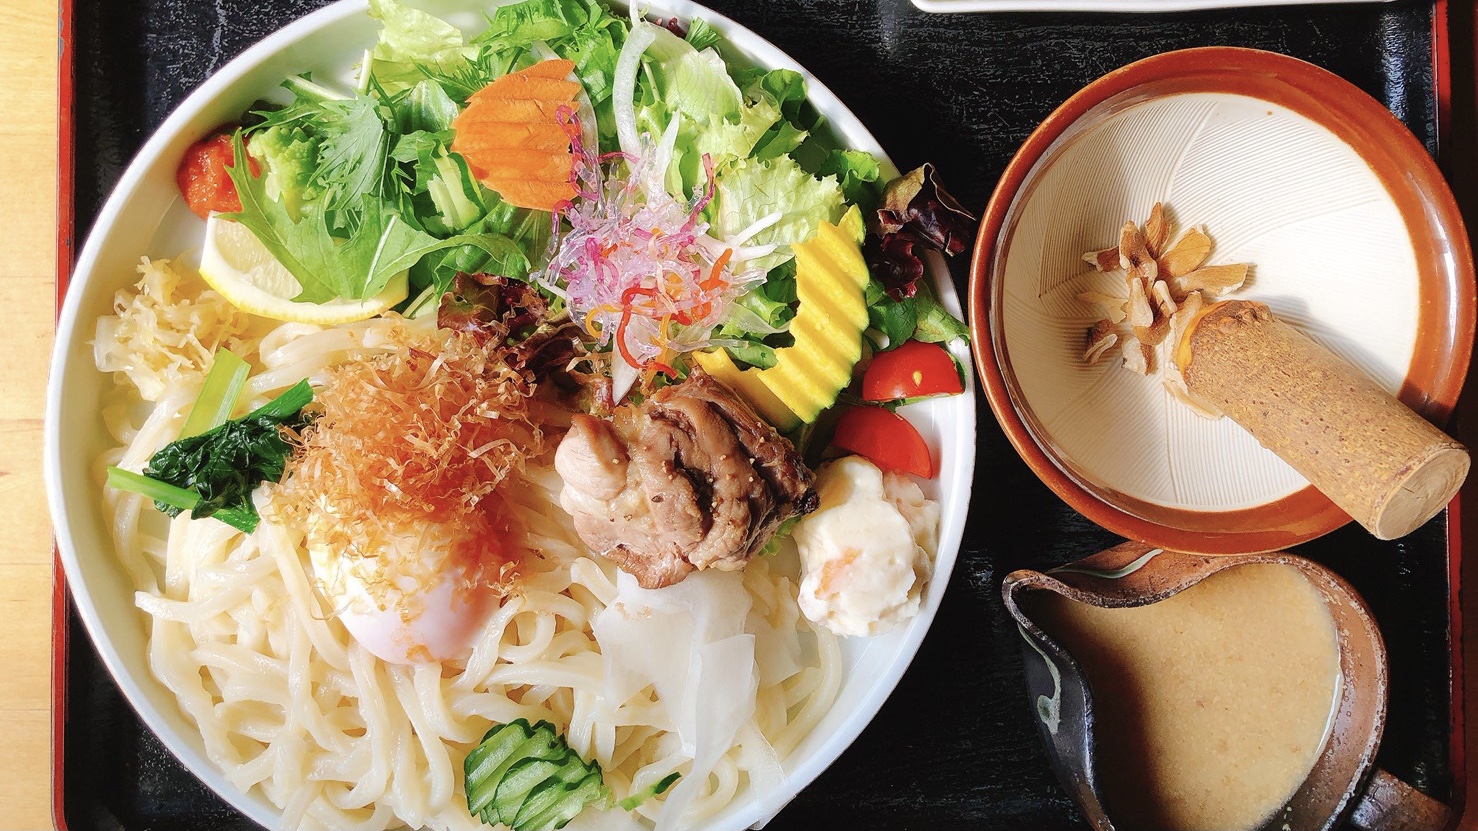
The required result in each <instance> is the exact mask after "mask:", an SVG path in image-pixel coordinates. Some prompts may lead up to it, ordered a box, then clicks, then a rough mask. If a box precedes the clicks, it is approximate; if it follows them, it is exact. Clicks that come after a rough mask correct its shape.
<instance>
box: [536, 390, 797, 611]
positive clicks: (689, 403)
mask: <svg viewBox="0 0 1478 831" xmlns="http://www.w3.org/2000/svg"><path fill="white" fill-rule="evenodd" d="M554 467H555V469H556V470H557V471H559V475H560V476H561V477H562V478H563V479H564V490H563V491H562V492H561V493H560V504H561V505H563V506H564V508H565V510H567V511H569V512H570V514H571V516H573V517H574V519H575V530H576V532H577V533H579V535H580V539H582V540H584V541H585V544H586V545H588V546H590V548H591V549H592V550H593V551H597V552H599V553H601V554H603V555H605V556H606V557H609V558H610V559H611V560H613V561H615V563H616V565H618V566H619V567H620V568H621V569H622V570H623V571H627V572H630V573H631V574H632V575H634V576H635V577H636V579H637V582H638V583H640V584H641V586H642V587H643V588H648V589H653V588H660V587H662V586H670V585H672V584H673V583H676V582H678V581H680V580H682V579H683V578H684V577H686V576H688V574H690V573H691V572H692V571H693V570H694V569H702V568H717V569H722V570H725V571H732V570H735V569H741V568H743V567H744V565H745V564H746V563H748V562H749V559H750V558H751V557H753V556H754V555H755V554H756V553H757V552H759V550H760V549H762V548H764V546H765V543H766V542H768V541H769V539H770V537H771V536H773V535H774V533H775V529H776V528H778V527H779V526H780V523H782V522H784V521H785V520H787V519H789V518H790V517H792V516H796V515H799V514H805V513H810V512H811V511H813V510H815V509H816V505H817V497H816V489H815V477H814V475H813V474H812V473H811V471H810V470H809V469H808V468H807V467H806V466H805V464H804V463H803V462H802V461H801V458H800V454H798V453H797V452H796V450H795V447H794V446H792V445H791V443H790V442H789V441H787V440H786V439H784V438H782V437H781V436H780V434H779V433H777V432H775V428H773V427H771V426H770V425H769V424H767V423H765V422H764V421H763V420H761V419H760V417H759V416H758V415H756V414H755V412H754V410H753V409H752V408H751V407H750V406H749V405H748V404H746V403H744V402H743V401H742V400H740V399H739V398H738V397H737V396H735V395H734V394H733V393H732V392H730V391H729V389H728V388H727V387H725V386H723V385H722V384H720V383H718V382H717V381H715V380H713V379H712V378H711V377H709V376H708V375H706V374H704V373H703V372H702V370H699V369H694V370H693V373H692V374H691V375H689V376H688V378H687V380H685V381H683V382H682V383H680V384H675V385H673V386H670V387H666V388H664V389H662V390H660V391H658V392H657V393H656V394H654V395H653V396H651V397H650V398H648V399H647V400H646V401H645V402H643V403H642V404H641V405H639V406H626V407H622V408H620V409H619V410H617V412H616V416H615V419H614V420H613V421H609V422H607V421H602V420H600V419H597V418H593V417H591V416H584V415H577V416H575V417H574V421H573V424H572V425H571V427H570V432H569V433H568V434H566V436H565V438H564V440H563V441H562V442H561V443H560V445H559V449H558V450H557V451H556V453H555V456H554Z"/></svg>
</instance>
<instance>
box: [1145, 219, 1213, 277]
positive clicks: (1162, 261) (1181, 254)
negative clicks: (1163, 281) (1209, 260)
mask: <svg viewBox="0 0 1478 831" xmlns="http://www.w3.org/2000/svg"><path fill="white" fill-rule="evenodd" d="M1210 253H1211V237H1209V236H1207V235H1206V232H1205V231H1204V230H1203V229H1201V228H1200V227H1199V226H1197V227H1193V228H1188V229H1186V232H1185V233H1184V234H1181V235H1180V239H1178V240H1176V241H1175V244H1174V245H1172V246H1170V250H1169V251H1166V252H1165V253H1164V254H1163V255H1161V256H1160V258H1159V260H1158V261H1157V264H1158V265H1159V267H1160V276H1162V277H1167V278H1175V277H1180V276H1182V275H1185V274H1190V273H1191V272H1192V271H1195V270H1196V269H1197V268H1200V267H1201V263H1204V262H1206V257H1207V256H1208V255H1209V254H1210Z"/></svg>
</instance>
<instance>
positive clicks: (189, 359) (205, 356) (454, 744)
mask: <svg viewBox="0 0 1478 831" xmlns="http://www.w3.org/2000/svg"><path fill="white" fill-rule="evenodd" d="M140 272H141V273H142V274H143V280H141V281H140V284H139V286H138V287H137V288H135V289H131V290H127V291H124V292H120V293H119V296H118V298H117V302H116V307H115V311H116V314H115V315H114V316H112V317H105V318H103V319H102V320H101V321H100V323H99V327H98V340H97V342H96V352H97V360H98V366H99V369H101V370H104V371H113V372H115V373H116V375H117V378H118V385H117V390H116V393H115V395H114V398H113V400H112V401H111V402H109V403H108V405H107V407H106V408H105V411H104V419H105V422H106V424H107V426H108V429H109V431H110V432H111V434H112V436H113V438H114V439H115V440H116V442H117V444H118V447H117V448H116V449H114V450H112V451H110V452H108V453H107V454H105V456H104V458H102V459H100V460H99V465H100V469H101V467H102V466H105V465H110V464H111V465H119V466H121V467H124V468H127V469H130V470H139V469H141V468H142V467H143V465H144V464H145V463H146V462H147V460H148V457H149V456H150V455H151V454H152V453H154V452H155V451H157V450H158V449H159V448H160V447H162V446H163V445H164V444H166V443H167V442H168V441H170V440H172V439H173V438H175V437H176V435H177V433H178V431H179V428H180V425H181V423H182V421H183V417H184V414H185V413H186V412H187V411H188V409H189V407H190V405H191V404H192V402H193V401H194V399H195V397H196V395H197V393H198V392H199V389H200V384H201V382H202V380H203V377H204V372H205V370H206V369H208V366H209V361H210V359H211V355H212V354H213V353H214V351H215V350H216V349H217V348H220V347H222V346H229V347H230V348H232V349H233V351H236V352H237V354H239V355H241V356H242V357H244V358H246V359H247V360H248V361H249V362H250V363H251V365H252V370H253V375H252V378H251V380H250V381H249V384H248V392H247V393H246V397H247V398H250V399H251V400H250V401H249V402H247V403H248V404H249V405H250V406H256V405H258V404H260V403H263V402H265V401H266V400H268V399H270V398H271V397H272V396H273V395H274V394H276V392H278V391H280V390H281V389H283V388H285V387H287V386H289V385H291V384H293V383H295V382H297V381H298V380H300V379H303V378H308V379H310V380H316V379H321V377H322V376H323V374H324V372H325V370H327V369H328V368H329V367H331V366H333V365H336V364H339V363H342V362H346V361H362V360H366V359H368V358H370V357H371V356H373V355H375V354H379V353H382V352H384V351H385V350H387V349H390V348H393V346H392V345H391V344H392V343H393V342H394V340H395V339H394V338H392V337H390V332H391V327H395V326H431V325H434V324H431V323H429V322H422V321H414V322H404V321H397V320H394V319H375V320H370V321H364V322H360V323H353V324H347V325H342V326H335V327H327V328H325V327H317V326H310V325H302V324H283V325H277V326H275V327H272V328H262V327H264V326H266V325H268V324H270V322H269V321H260V320H256V319H253V318H248V317H247V316H245V315H241V314H240V313H238V312H235V311H234V310H233V309H232V308H231V307H230V306H229V305H228V304H226V303H225V301H224V300H222V299H221V298H220V297H218V296H217V295H215V293H214V292H212V291H210V290H209V289H206V288H204V287H203V286H201V287H200V288H187V287H186V286H189V285H191V284H193V283H197V282H198V281H194V280H182V279H181V278H180V276H179V275H177V274H176V273H174V271H173V270H172V269H171V268H170V267H169V266H168V265H167V264H165V263H163V262H162V261H155V262H150V261H147V260H146V261H145V262H144V264H143V265H142V266H141V268H140ZM560 485H561V483H560V480H559V477H558V476H557V475H556V474H555V473H554V472H553V470H552V469H550V468H548V467H545V466H541V465H540V464H538V463H531V464H529V465H528V466H527V467H526V469H525V470H524V471H523V472H522V473H520V474H517V480H516V481H511V480H510V481H507V482H505V485H504V487H503V488H502V495H503V498H505V499H506V500H507V502H508V504H509V506H510V507H511V508H512V509H513V510H514V511H515V512H516V513H517V515H518V516H519V517H520V519H521V525H522V534H523V535H524V540H523V542H524V543H525V544H526V545H527V547H528V548H529V549H530V550H531V551H533V552H535V553H536V556H534V557H530V558H528V559H527V560H526V562H525V564H524V576H523V580H522V584H521V589H520V590H518V591H516V592H514V593H513V594H511V595H509V596H508V597H506V598H505V599H504V600H503V602H502V604H501V606H500V607H499V608H498V609H497V610H496V611H495V612H494V613H493V614H492V616H491V618H490V619H489V620H488V622H487V624H486V626H485V629H484V631H482V632H481V634H480V636H479V638H478V639H477V641H476V645H475V647H474V648H473V650H472V652H471V654H470V655H469V656H467V657H466V658H465V659H464V660H459V661H447V662H441V663H428V664H421V665H416V666H408V665H397V664H390V663H386V662H383V661H381V660H379V659H378V658H375V657H374V656H373V655H371V654H370V653H369V652H367V651H366V650H365V649H364V648H363V647H362V646H360V645H358V644H357V643H356V642H355V641H354V640H353V639H352V638H350V636H349V635H348V632H347V630H346V629H345V627H344V626H343V624H342V623H340V622H339V621H338V620H337V619H336V618H335V616H334V613H333V612H334V610H333V608H332V604H331V601H329V600H328V599H327V598H326V597H325V595H324V593H323V591H322V590H321V586H320V585H318V583H317V582H316V581H315V578H314V575H313V572H312V567H311V565H310V561H309V557H308V553H307V551H306V549H305V547H304V542H303V540H304V529H302V528H298V527H291V526H289V525H286V524H284V523H283V522H282V521H281V518H280V517H277V516H275V515H274V512H272V511H271V510H270V506H271V500H272V492H273V487H272V486H271V485H267V486H263V487H262V488H261V489H259V490H258V492H257V494H256V499H257V504H258V508H259V510H261V513H262V515H263V521H262V523H261V524H260V525H259V526H258V528H257V530H256V531H255V532H254V533H252V534H243V533H241V532H239V531H237V530H235V529H233V528H231V527H230V526H228V525H226V524H224V523H221V522H217V521H215V520H210V519H204V520H192V519H190V518H189V517H188V515H182V516H181V517H179V518H176V519H174V520H170V519H168V518H167V517H165V516H164V515H162V514H160V513H158V512H156V511H155V510H154V509H153V507H152V506H151V505H150V504H149V502H148V501H147V500H146V499H144V498H143V497H140V496H137V495H134V494H131V493H123V492H118V491H114V490H112V489H105V496H104V506H105V510H106V516H107V521H108V523H109V525H110V527H111V529H112V535H113V540H114V543H115V546H116V549H117V554H118V556H119V558H120V560H121V561H122V563H123V565H124V567H125V568H126V569H127V571H128V573H129V574H130V575H131V577H132V579H133V582H134V585H135V588H136V589H137V594H136V603H137V605H138V607H139V609H140V610H141V611H142V612H143V613H144V616H143V625H144V626H145V627H146V628H147V630H148V635H149V640H148V643H149V647H148V649H149V662H150V668H151V670H152V672H153V673H154V675H155V677H157V678H158V680H159V681H160V682H161V683H163V684H164V685H165V686H166V687H168V688H169V689H170V690H171V691H173V693H174V694H175V696H176V697H177V699H178V702H179V706H180V707H181V709H182V710H183V711H184V712H185V714H187V715H188V716H189V718H190V719H192V720H193V721H194V722H195V724H196V725H197V726H198V727H199V729H200V733H201V737H202V740H203V743H204V747H205V751H206V753H207V755H208V756H209V758H210V759H211V760H212V762H213V763H214V764H216V765H218V766H219V767H220V769H221V770H222V771H223V773H224V775H225V777H226V778H227V779H228V780H229V781H230V782H231V784H232V785H234V786H235V787H237V788H240V789H241V790H242V791H244V792H245V791H250V790H251V789H259V790H260V792H261V794H262V795H264V796H265V797H266V798H267V799H268V800H270V801H271V802H272V804H274V805H276V806H278V807H279V808H280V809H281V810H282V814H283V821H282V825H283V826H285V827H289V828H292V827H301V828H333V829H359V828H364V829H369V828H374V829H380V828H393V827H399V826H409V827H422V826H424V827H429V828H462V829H472V828H478V827H481V826H480V823H479V821H478V820H477V819H476V818H474V817H472V816H470V815H469V814H468V812H467V809H466V802H465V796H464V795H463V785H462V771H461V768H462V759H463V757H464V756H465V755H466V753H467V751H468V750H469V749H470V748H471V747H473V746H474V745H475V744H476V743H477V742H478V741H479V740H480V739H481V737H482V735H483V733H484V732H485V731H486V730H487V729H488V726H489V724H490V723H492V722H506V721H510V720H512V719H515V718H519V717H524V718H527V719H529V720H530V721H533V720H536V719H545V720H548V721H550V722H552V723H553V724H555V725H556V726H557V727H558V728H559V729H560V730H562V731H563V732H564V734H565V736H566V738H567V739H568V741H569V743H570V745H571V747H572V748H573V749H574V750H575V751H576V752H578V753H579V754H581V755H582V756H583V757H585V758H587V759H595V760H596V761H598V762H599V763H600V765H601V767H602V769H603V770H604V772H605V779H606V782H607V784H608V785H609V786H610V787H611V789H612V790H613V791H614V792H615V793H616V794H618V795H621V794H625V793H628V792H631V791H632V790H634V789H640V788H643V787H646V786H648V785H651V784H652V783H654V782H656V781H658V780H659V779H661V778H662V777H663V776H665V775H667V774H668V773H670V772H672V771H681V772H683V774H684V778H683V780H682V781H681V782H680V784H679V789H675V790H674V791H671V792H669V794H668V796H667V799H666V801H665V803H664V801H663V800H656V801H649V802H647V803H645V804H643V805H642V806H641V807H640V808H639V809H638V813H639V814H640V815H641V816H642V817H643V818H644V819H645V820H647V821H648V822H649V823H655V824H656V825H658V826H659V827H663V826H666V827H673V826H676V825H679V824H681V825H687V826H702V825H703V824H704V820H705V818H709V817H712V816H713V815H714V814H715V813H716V812H718V811H719V810H721V809H722V808H723V807H724V806H725V805H727V804H728V803H729V802H730V801H731V800H732V799H733V798H734V797H735V795H736V794H738V793H740V792H741V790H742V789H744V788H746V787H749V788H766V787H770V786H773V785H776V784H778V782H779V781H780V778H781V777H782V776H783V772H782V768H781V765H780V760H783V759H785V758H786V756H787V755H789V754H790V753H791V751H793V750H794V749H795V748H796V746H797V745H798V744H799V743H800V741H801V740H802V739H803V738H804V737H805V736H806V735H807V734H808V733H809V732H810V731H811V730H812V728H813V727H814V726H815V725H816V723H817V722H818V720H819V719H820V718H821V716H822V715H823V714H824V713H825V712H826V710H827V709H828V708H829V707H830V705H831V702H832V700H833V698H834V696H835V694H836V691H837V687H838V685H839V683H840V677H839V672H840V668H839V663H840V653H839V648H838V644H837V641H836V639H835V636H833V635H831V634H829V633H826V632H824V631H817V630H816V629H814V628H813V627H812V626H811V624H810V623H809V622H808V621H807V620H806V619H805V618H804V617H803V616H802V615H800V614H799V612H798V609H797V606H796V600H795V598H796V586H795V580H794V577H793V574H786V573H785V572H786V570H787V567H788V566H787V564H786V562H785V560H784V558H783V557H782V558H780V559H777V558H757V559H756V560H755V561H754V562H753V563H752V564H751V565H750V566H749V568H748V569H747V570H746V571H744V572H743V573H742V577H741V576H740V575H737V574H722V575H713V576H714V577H716V578H721V579H724V580H732V581H733V584H734V585H742V589H743V594H744V595H745V596H747V600H748V611H747V613H744V616H743V618H742V620H743V631H744V633H745V634H746V635H748V636H752V638H753V667H754V669H753V673H754V676H755V677H756V680H755V681H754V686H755V687H756V689H755V692H754V695H753V711H752V714H747V711H745V716H746V717H744V718H743V719H742V723H738V724H737V729H736V730H735V731H734V732H733V734H732V738H730V737H727V736H726V737H724V741H725V742H727V746H726V747H720V748H718V749H717V758H716V760H713V761H712V764H711V767H709V768H708V769H707V770H706V771H705V770H703V769H699V770H694V766H695V764H696V765H699V766H700V768H701V767H702V766H703V763H704V762H706V761H708V760H707V759H700V761H699V762H695V760H694V756H695V755H696V756H699V757H703V756H704V753H703V752H695V750H694V747H693V741H692V737H691V736H689V735H684V730H683V727H682V724H681V722H682V720H683V716H682V712H683V708H692V707H695V706H696V707H698V708H700V709H699V710H698V712H699V713H700V714H701V713H702V710H701V708H702V707H704V706H706V704H705V702H704V701H702V700H670V699H664V698H663V697H662V696H661V695H659V694H658V692H657V689H656V685H651V684H648V685H645V686H642V687H641V688H640V689H639V690H638V691H637V692H636V693H635V694H633V695H631V696H630V697H628V698H625V699H624V700H620V701H612V700H608V696H607V693H608V691H610V690H612V689H615V688H616V687H615V686H613V685H612V679H611V678H610V677H609V676H610V674H611V668H612V667H611V661H610V660H609V656H603V655H602V649H601V642H600V638H598V637H597V636H596V632H595V629H596V624H597V621H598V620H599V618H600V616H601V614H602V613H603V612H604V611H606V610H607V607H608V606H610V605H611V604H612V603H613V602H615V601H616V600H617V598H618V597H626V596H627V595H626V594H623V593H624V592H629V591H630V589H629V587H623V581H622V580H621V579H619V578H618V574H617V572H616V570H615V568H614V567H613V566H612V565H611V564H610V563H609V562H608V561H606V560H604V559H603V558H600V557H596V556H592V555H590V554H589V552H588V551H587V550H586V549H585V547H584V546H583V545H582V544H581V542H580V541H579V539H578V537H576V535H575V533H574V531H573V528H572V526H571V522H570V521H569V518H568V516H567V515H566V514H565V513H564V511H563V510H562V509H561V508H560V507H559V504H558V499H557V495H558V491H559V488H560ZM638 591H639V590H638ZM644 646H645V647H646V648H648V649H651V650H657V651H661V650H666V649H669V648H671V645H670V644H668V643H650V644H645V645H644ZM623 648H633V647H632V645H630V644H627V645H625V646H624V647H623ZM710 657H712V655H710ZM747 669H748V668H746V670H747ZM627 681H629V679H627ZM688 695H689V696H690V697H691V695H692V689H691V685H690V689H689V692H688ZM690 714H691V712H690ZM698 720H699V721H702V718H701V716H700V718H699V719H698ZM719 720H722V719H721V718H720V719H719ZM689 722H690V726H691V719H689ZM698 744H699V745H700V747H699V750H700V751H701V750H702V748H701V745H702V744H703V742H702V741H700V742H699V743H698ZM709 755H713V754H709ZM679 797H680V798H679ZM679 811H680V812H681V817H680V818H679V817H677V816H675V815H674V814H676V813H677V812H679ZM679 819H680V822H679Z"/></svg>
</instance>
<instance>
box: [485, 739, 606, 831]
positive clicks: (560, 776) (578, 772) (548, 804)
mask: <svg viewBox="0 0 1478 831" xmlns="http://www.w3.org/2000/svg"><path fill="white" fill-rule="evenodd" d="M593 772H594V773H598V772H599V768H596V769H595V770H594V771H592V770H591V768H589V767H586V766H585V764H584V763H583V762H581V761H580V757H579V756H576V755H575V754H574V753H571V754H570V759H569V761H568V762H567V763H565V764H564V765H562V766H560V768H559V770H557V771H555V772H554V774H553V775H552V776H550V777H549V778H547V779H545V780H544V781H543V782H540V783H539V784H538V785H536V786H535V787H534V788H533V790H531V791H530V792H529V794H528V796H526V797H525V798H524V800H523V804H522V805H520V806H519V808H518V813H517V814H516V815H515V816H514V817H513V820H512V821H511V822H509V821H507V820H506V819H505V820H504V822H505V823H506V824H507V825H508V826H509V827H511V828H548V827H549V825H548V824H547V823H539V822H536V821H535V820H536V819H538V818H539V817H540V816H541V815H542V814H543V813H544V812H546V811H548V810H549V809H551V808H553V807H554V806H556V805H558V804H559V803H560V802H562V801H563V800H565V799H566V798H567V797H568V796H569V794H570V792H571V791H573V790H574V789H575V788H576V786H578V785H579V784H580V783H581V782H582V781H584V780H585V779H586V777H588V776H590V775H591V774H592V773H593ZM512 778H513V773H512V772H510V773H509V776H508V779H512ZM505 781H506V780H505Z"/></svg>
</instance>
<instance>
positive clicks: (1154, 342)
mask: <svg viewBox="0 0 1478 831" xmlns="http://www.w3.org/2000/svg"><path fill="white" fill-rule="evenodd" d="M1168 334H1170V318H1168V317H1163V316H1161V315H1155V320H1154V322H1153V323H1151V324H1150V325H1148V326H1135V327H1134V337H1135V339H1136V340H1138V341H1139V342H1140V343H1143V344H1145V345H1147V346H1159V345H1160V344H1161V343H1163V342H1164V341H1165V336H1166V335H1168Z"/></svg>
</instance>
